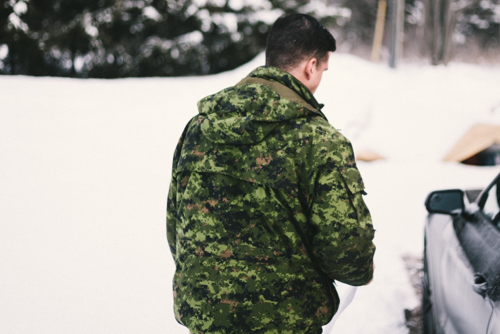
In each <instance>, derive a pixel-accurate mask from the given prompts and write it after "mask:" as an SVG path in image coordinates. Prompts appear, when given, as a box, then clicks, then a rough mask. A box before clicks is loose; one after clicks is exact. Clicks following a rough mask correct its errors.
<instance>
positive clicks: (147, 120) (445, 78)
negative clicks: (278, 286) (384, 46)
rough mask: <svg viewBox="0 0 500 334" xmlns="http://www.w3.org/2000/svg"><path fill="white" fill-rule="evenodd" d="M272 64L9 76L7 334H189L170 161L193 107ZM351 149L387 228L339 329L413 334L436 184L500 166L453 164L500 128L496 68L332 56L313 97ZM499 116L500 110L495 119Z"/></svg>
mask: <svg viewBox="0 0 500 334" xmlns="http://www.w3.org/2000/svg"><path fill="white" fill-rule="evenodd" d="M262 63H263V56H259V57H258V58H257V59H255V60H254V61H253V62H251V63H250V64H247V65H245V66H243V67H241V68H239V69H237V70H234V71H231V72H228V73H223V74H220V75H214V76H206V77H196V78H194V77H191V78H161V79H160V78H153V79H125V80H72V79H61V78H29V77H7V76H3V77H0V157H1V160H2V161H1V163H0V222H1V225H0V268H1V269H0V333H6V334H14V333H15V334H17V333H42V334H44V333H47V334H48V333H50V334H53V333H72V334H77V333H93V334H99V333H103V334H108V333H120V334H126V333H134V334H135V333H151V334H153V333H173V334H176V333H181V334H183V333H186V332H187V331H186V329H185V328H184V327H182V326H180V325H178V324H177V323H176V321H175V319H174V316H173V312H172V294H171V279H172V275H173V272H174V264H173V261H172V258H171V256H170V253H169V251H168V247H167V242H166V237H165V206H166V196H167V188H168V184H169V182H170V170H171V158H172V154H173V151H174V148H175V145H176V142H177V140H178V137H179V136H180V134H181V132H182V129H183V128H184V125H185V123H186V122H187V120H188V119H189V118H191V117H192V116H193V115H194V114H195V113H196V102H197V100H199V99H200V98H202V97H203V96H205V95H208V94H210V93H213V92H216V91H217V90H219V89H222V88H224V87H227V86H230V85H232V84H234V83H236V82H237V81H239V80H240V79H241V78H242V77H244V76H245V75H246V74H247V73H248V72H250V71H251V70H252V69H253V68H254V67H256V66H258V65H260V64H262ZM316 97H317V98H318V100H319V101H320V102H322V103H325V104H326V107H325V109H324V111H325V113H326V115H327V117H328V118H329V120H330V122H331V123H332V124H333V125H334V126H335V127H337V128H339V129H341V130H342V132H343V133H344V134H346V136H347V137H348V138H350V139H351V140H352V142H353V144H354V147H355V150H356V151H358V150H361V149H370V150H372V151H374V152H376V153H378V154H380V155H383V156H385V157H386V159H385V160H381V161H377V162H373V163H363V162H361V163H359V169H360V170H361V173H362V175H363V177H364V180H365V184H366V187H367V189H366V190H367V192H368V196H366V202H367V203H368V205H369V207H370V209H371V212H372V215H373V219H374V224H375V228H376V229H377V235H376V239H375V243H376V245H377V247H378V248H377V253H376V257H375V262H376V272H375V279H374V281H373V283H372V284H371V285H369V286H366V287H361V288H359V289H358V291H357V294H356V297H355V299H354V301H353V302H352V304H351V306H349V308H348V309H347V310H346V311H345V312H344V313H343V314H342V316H341V317H340V319H339V320H338V322H337V323H336V324H335V327H334V331H335V332H336V333H346V334H351V333H353V334H354V333H365V334H386V333H391V334H398V333H407V329H406V328H405V326H404V312H403V310H404V309H405V308H410V309H411V308H414V307H415V306H417V304H418V302H419V301H418V299H417V297H416V295H415V293H414V291H413V290H412V288H411V285H410V282H409V277H408V275H407V272H406V271H405V269H404V263H403V261H402V256H403V255H404V254H412V255H416V256H420V254H421V252H422V237H423V233H422V232H423V224H424V220H425V216H426V212H425V209H424V206H423V201H424V199H425V196H426V194H427V193H428V192H429V191H430V190H433V189H442V188H457V187H459V188H460V187H475V188H477V187H483V186H485V185H486V184H487V183H489V181H490V180H491V179H493V177H494V176H495V175H496V174H497V173H498V172H500V167H470V166H464V165H460V164H456V163H443V162H441V161H440V160H441V158H442V157H443V156H444V155H445V153H446V152H447V151H448V150H449V149H450V148H451V147H452V145H453V144H454V143H455V142H456V141H457V140H458V138H460V136H461V135H462V134H463V133H464V132H465V131H466V130H467V129H468V127H470V126H471V125H472V124H474V123H476V122H478V121H481V122H490V123H491V122H496V120H495V119H497V120H498V119H499V118H500V117H498V115H497V114H500V109H499V108H497V109H496V112H495V107H496V106H498V105H499V104H500V67H480V66H474V65H464V64H451V65H449V66H447V67H431V66H425V65H410V64H407V65H403V66H401V67H400V68H399V69H397V70H390V69H389V68H388V67H387V66H386V65H385V64H373V63H370V62H366V61H364V60H360V59H358V58H355V57H352V56H349V55H343V54H334V55H333V56H332V58H331V61H330V68H329V70H328V72H326V73H325V75H324V77H323V82H322V85H321V86H320V88H319V89H318V92H317V94H316ZM492 110H493V111H492Z"/></svg>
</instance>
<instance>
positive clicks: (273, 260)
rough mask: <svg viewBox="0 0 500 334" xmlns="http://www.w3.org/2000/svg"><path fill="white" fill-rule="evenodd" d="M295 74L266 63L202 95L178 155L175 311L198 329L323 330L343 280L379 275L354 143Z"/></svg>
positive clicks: (171, 236) (170, 214)
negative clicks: (235, 81)
mask: <svg viewBox="0 0 500 334" xmlns="http://www.w3.org/2000/svg"><path fill="white" fill-rule="evenodd" d="M321 108H322V105H320V104H318V102H317V101H316V100H315V98H314V97H313V95H312V94H311V92H310V91H309V90H308V89H307V88H306V87H305V86H303V85H302V83H300V82H299V81H298V80H297V79H295V78H294V77H293V76H292V75H290V74H288V73H286V72H284V71H281V70H279V69H277V68H274V67H265V66H264V67H259V68H257V69H256V70H254V71H253V72H252V73H250V75H249V76H248V77H246V78H245V79H243V80H242V81H241V82H240V83H238V84H237V85H235V86H233V87H229V88H226V89H224V90H222V91H220V92H218V93H216V94H214V95H211V96H208V97H206V98H204V99H202V100H201V101H200V102H199V103H198V109H199V115H197V116H195V117H193V118H192V119H191V121H190V122H189V123H188V124H187V126H186V128H185V130H184V132H183V134H182V136H181V139H180V141H179V143H178V146H177V149H176V151H175V154H174V161H173V166H172V181H171V185H170V190H169V194H168V202H167V239H168V243H169V246H170V250H171V252H172V255H173V257H174V261H175V264H176V272H175V275H174V280H173V293H174V311H175V316H176V319H177V321H178V322H179V323H181V324H183V325H185V326H186V327H188V328H189V329H190V330H191V332H193V333H197V334H201V333H204V334H209V333H214V334H215V333H217V334H225V333H267V334H278V333H290V334H292V333H294V334H296V333H322V329H321V326H322V325H325V324H327V323H328V322H329V321H330V319H331V318H332V316H333V315H334V313H335V312H336V310H337V308H338V303H339V299H338V295H337V293H336V291H335V288H334V285H333V284H332V283H334V281H335V280H338V281H341V282H345V283H347V284H351V285H363V284H366V283H367V282H369V281H370V280H371V278H372V275H373V263H372V260H373V254H374V252H375V246H374V244H373V243H372V239H373V237H374V229H373V226H372V222H371V217H370V213H369V211H368V208H367V207H366V205H365V203H364V201H363V198H362V194H363V193H364V185H363V181H362V179H361V175H360V173H359V171H358V169H357V168H356V164H355V160H354V154H353V150H352V147H351V144H350V142H349V141H348V140H347V139H346V138H345V137H344V136H343V135H342V134H341V133H340V132H339V131H337V130H336V129H334V128H333V127H332V126H331V125H330V124H329V123H328V121H327V119H326V117H325V116H324V115H323V113H322V112H321Z"/></svg>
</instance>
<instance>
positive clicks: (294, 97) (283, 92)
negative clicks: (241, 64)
mask: <svg viewBox="0 0 500 334" xmlns="http://www.w3.org/2000/svg"><path fill="white" fill-rule="evenodd" d="M249 84H259V85H266V86H269V87H271V88H272V89H273V90H274V91H275V92H276V93H278V94H279V95H280V96H281V97H283V98H285V99H287V100H290V101H292V102H295V103H298V104H300V105H303V106H304V107H306V108H307V109H309V110H317V109H316V108H314V107H313V106H312V105H310V104H309V103H307V102H306V100H304V99H303V98H301V97H300V96H299V94H297V93H296V92H294V91H293V90H291V89H290V88H288V87H287V86H285V85H283V84H280V83H279V82H275V81H269V80H266V79H261V78H254V77H246V78H244V79H243V80H241V81H240V82H238V83H237V84H236V86H239V85H249Z"/></svg>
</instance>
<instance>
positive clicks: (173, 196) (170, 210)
mask: <svg viewBox="0 0 500 334" xmlns="http://www.w3.org/2000/svg"><path fill="white" fill-rule="evenodd" d="M177 221H178V218H177V178H176V175H175V169H174V167H172V180H171V181H170V188H169V190H168V198H167V241H168V246H169V247H170V252H171V253H172V256H173V257H174V260H175V255H176V250H175V241H176V237H175V229H176V226H177Z"/></svg>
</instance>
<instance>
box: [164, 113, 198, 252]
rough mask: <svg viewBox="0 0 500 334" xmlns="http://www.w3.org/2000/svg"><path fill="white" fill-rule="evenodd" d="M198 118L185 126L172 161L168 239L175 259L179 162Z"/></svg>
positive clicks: (168, 206)
mask: <svg viewBox="0 0 500 334" xmlns="http://www.w3.org/2000/svg"><path fill="white" fill-rule="evenodd" d="M195 118H197V116H195V117H193V118H192V119H191V120H190V121H189V122H188V124H187V125H186V127H185V128H184V131H183V133H182V135H181V138H180V139H179V142H178V143H177V147H176V149H175V153H174V158H173V162H172V179H171V181H170V187H169V189H168V197H167V241H168V246H169V247H170V252H171V253H172V256H173V257H174V261H175V256H176V247H175V244H176V227H177V224H178V222H179V216H178V212H179V210H178V206H177V205H178V203H177V191H178V187H177V185H178V182H177V165H178V163H179V159H180V157H181V152H182V147H183V143H184V140H185V138H186V133H187V131H188V128H189V126H190V124H191V123H192V122H193V120H194V119H195Z"/></svg>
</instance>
